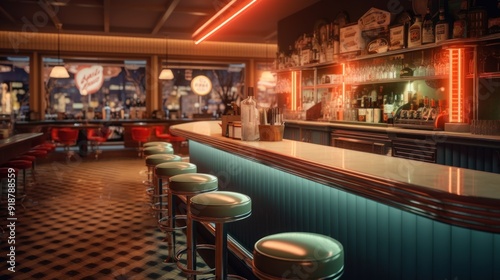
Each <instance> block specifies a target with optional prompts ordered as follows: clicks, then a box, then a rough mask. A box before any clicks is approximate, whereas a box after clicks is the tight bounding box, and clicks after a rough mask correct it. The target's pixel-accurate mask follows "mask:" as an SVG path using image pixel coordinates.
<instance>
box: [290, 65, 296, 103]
mask: <svg viewBox="0 0 500 280" xmlns="http://www.w3.org/2000/svg"><path fill="white" fill-rule="evenodd" d="M291 75H292V85H291V86H292V88H291V92H290V98H291V110H292V111H296V110H297V72H296V71H292V74H291Z"/></svg>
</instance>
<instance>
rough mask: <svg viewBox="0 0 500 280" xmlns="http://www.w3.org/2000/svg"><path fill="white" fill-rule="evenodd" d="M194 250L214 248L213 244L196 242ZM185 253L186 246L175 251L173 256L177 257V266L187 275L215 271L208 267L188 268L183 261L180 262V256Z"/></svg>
mask: <svg viewBox="0 0 500 280" xmlns="http://www.w3.org/2000/svg"><path fill="white" fill-rule="evenodd" d="M196 250H214V251H215V245H213V244H198V245H196ZM186 253H187V248H185V249H182V250H180V251H178V252H177V254H176V255H175V258H176V259H177V267H178V268H179V269H180V270H181V271H182V272H184V273H186V274H188V275H203V274H209V273H213V272H214V271H215V268H209V269H205V270H194V269H188V268H187V267H186V266H185V265H183V263H181V256H182V255H184V254H186Z"/></svg>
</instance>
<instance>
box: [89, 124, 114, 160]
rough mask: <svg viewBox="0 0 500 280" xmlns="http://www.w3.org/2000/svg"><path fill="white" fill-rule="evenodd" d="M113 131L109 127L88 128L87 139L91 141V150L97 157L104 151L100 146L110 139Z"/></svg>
mask: <svg viewBox="0 0 500 280" xmlns="http://www.w3.org/2000/svg"><path fill="white" fill-rule="evenodd" d="M111 132H112V131H111V130H110V129H109V128H107V127H102V128H93V129H87V140H88V141H90V150H91V152H93V153H94V155H95V158H96V159H98V158H99V155H100V154H101V153H102V151H101V150H100V149H99V146H100V145H101V144H102V143H104V142H106V141H108V138H109V136H111Z"/></svg>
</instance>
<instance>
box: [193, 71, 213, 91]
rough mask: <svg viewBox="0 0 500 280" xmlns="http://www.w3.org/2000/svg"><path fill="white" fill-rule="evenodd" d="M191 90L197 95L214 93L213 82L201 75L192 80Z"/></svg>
mask: <svg viewBox="0 0 500 280" xmlns="http://www.w3.org/2000/svg"><path fill="white" fill-rule="evenodd" d="M191 90H192V91H193V92H194V93H196V94H197V95H207V94H209V93H210V92H211V91H212V81H211V80H210V79H209V78H208V77H207V76H205V75H199V76H196V77H194V78H193V79H192V80H191Z"/></svg>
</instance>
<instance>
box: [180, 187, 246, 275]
mask: <svg viewBox="0 0 500 280" xmlns="http://www.w3.org/2000/svg"><path fill="white" fill-rule="evenodd" d="M189 208H190V212H189V215H190V216H191V217H190V218H191V219H192V220H193V221H198V222H207V223H215V279H217V280H225V279H227V277H228V276H230V277H231V278H236V279H244V278H243V277H240V276H237V275H228V273H227V229H226V223H229V222H234V221H239V220H242V219H245V218H247V217H249V216H250V215H251V214H252V200H251V199H250V197H248V196H246V195H244V194H241V193H236V192H228V191H216V192H208V193H202V194H198V195H195V196H193V197H192V198H191V202H190V207H189Z"/></svg>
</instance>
